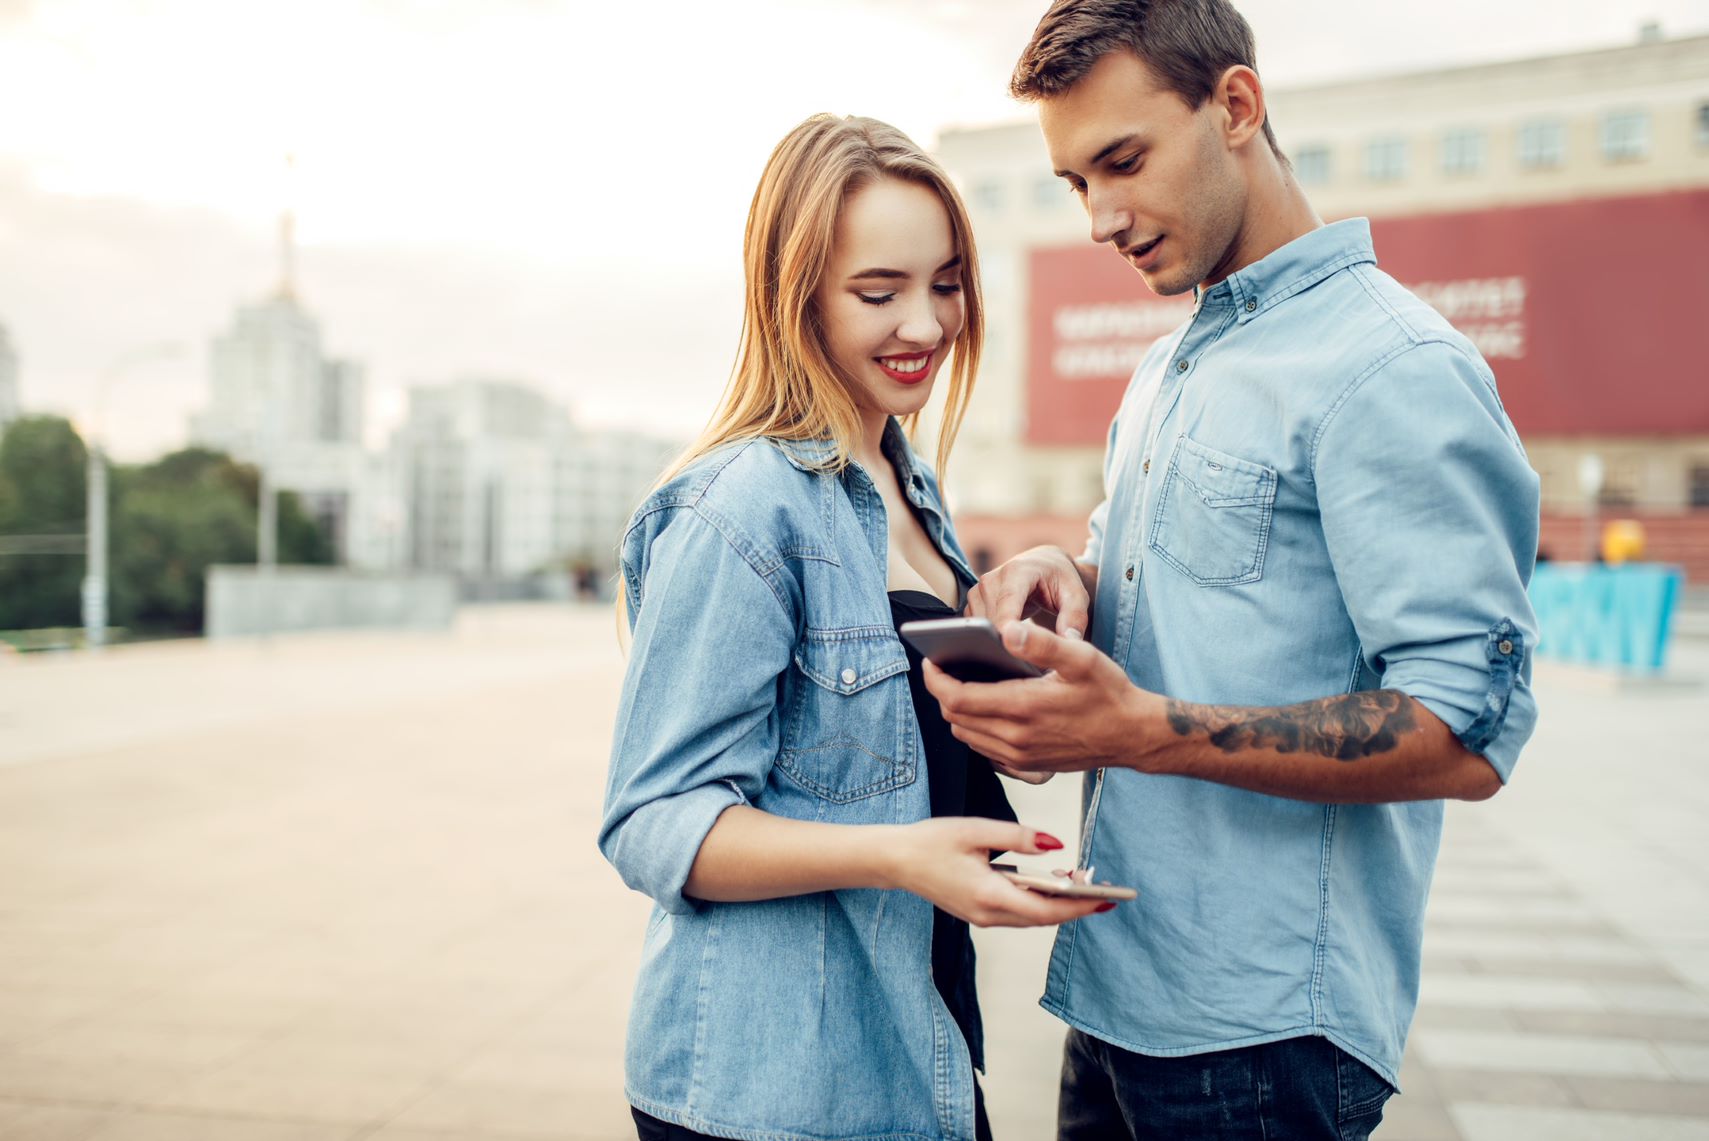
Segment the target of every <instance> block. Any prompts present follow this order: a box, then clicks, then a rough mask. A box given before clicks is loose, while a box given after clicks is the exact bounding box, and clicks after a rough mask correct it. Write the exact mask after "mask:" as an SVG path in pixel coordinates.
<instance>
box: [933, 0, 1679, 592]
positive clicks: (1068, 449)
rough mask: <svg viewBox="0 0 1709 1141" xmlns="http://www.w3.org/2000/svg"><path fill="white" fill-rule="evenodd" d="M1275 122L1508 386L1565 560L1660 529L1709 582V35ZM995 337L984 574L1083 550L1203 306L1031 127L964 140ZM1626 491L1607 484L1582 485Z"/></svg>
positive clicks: (977, 467) (1299, 98) (1327, 106)
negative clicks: (1092, 217)
mask: <svg viewBox="0 0 1709 1141" xmlns="http://www.w3.org/2000/svg"><path fill="white" fill-rule="evenodd" d="M1270 117H1271V123H1272V125H1273V126H1274V129H1275V131H1276V133H1277V135H1278V138H1279V141H1280V142H1281V144H1282V147H1283V149H1284V151H1286V153H1287V154H1288V155H1289V157H1290V159H1291V161H1292V162H1293V165H1294V169H1295V171H1296V175H1297V177H1298V178H1299V181H1300V182H1301V184H1302V186H1303V188H1304V189H1305V191H1306V193H1307V194H1308V195H1309V197H1310V198H1311V200H1312V202H1313V204H1314V205H1315V206H1316V207H1317V209H1318V212H1319V214H1320V215H1322V216H1323V217H1324V218H1325V219H1326V220H1333V219H1336V218H1343V217H1349V216H1354V215H1364V216H1368V217H1370V218H1371V219H1372V229H1373V235H1374V238H1375V242H1376V248H1377V255H1378V257H1379V259H1380V261H1381V264H1382V267H1383V268H1384V269H1385V270H1387V271H1388V272H1389V273H1391V274H1393V275H1394V276H1395V277H1396V278H1398V279H1399V280H1400V281H1402V282H1403V283H1405V284H1407V285H1409V286H1410V287H1412V288H1413V289H1414V290H1415V291H1417V292H1419V293H1420V294H1421V295H1422V296H1424V297H1426V299H1428V300H1430V301H1431V302H1432V303H1433V304H1434V305H1436V306H1437V308H1438V309H1440V310H1441V311H1442V312H1443V313H1444V315H1445V316H1447V317H1448V318H1449V319H1450V320H1451V321H1453V322H1454V323H1455V324H1456V325H1457V326H1458V327H1459V328H1460V329H1461V330H1462V331H1464V332H1466V333H1467V334H1468V336H1470V337H1471V338H1472V339H1473V340H1474V341H1476V342H1477V343H1478V345H1479V347H1480V348H1481V349H1482V351H1483V352H1484V354H1485V356H1486V357H1487V358H1488V359H1489V361H1490V364H1491V366H1492V368H1493V369H1494V370H1495V373H1496V377H1497V382H1498V384H1499V385H1500V388H1501V392H1502V398H1503V401H1504V403H1505V404H1506V406H1507V408H1508V411H1509V414H1510V415H1511V416H1512V418H1513V421H1514V424H1515V426H1516V427H1517V428H1518V429H1519V432H1520V434H1521V436H1522V437H1523V439H1524V440H1525V443H1526V448H1527V451H1528V453H1529V455H1530V457H1531V460H1532V463H1533V465H1534V466H1535V467H1536V469H1537V471H1538V473H1539V475H1540V476H1541V478H1542V485H1543V510H1544V521H1543V523H1544V526H1543V546H1544V548H1545V550H1546V551H1547V552H1548V553H1549V554H1551V555H1552V556H1553V557H1556V558H1580V557H1584V556H1585V555H1586V554H1588V553H1589V547H1590V542H1591V540H1590V539H1589V538H1587V536H1590V535H1593V534H1594V533H1595V532H1594V526H1593V525H1591V522H1592V521H1593V520H1594V519H1595V518H1598V517H1606V516H1607V515H1608V514H1609V513H1611V512H1617V513H1619V514H1620V515H1621V516H1624V517H1635V518H1638V519H1640V520H1641V521H1642V522H1644V524H1645V527H1646V529H1647V531H1648V535H1649V539H1650V550H1649V555H1650V557H1652V558H1656V559H1660V560H1665V561H1676V562H1682V563H1684V564H1685V565H1686V566H1687V569H1688V572H1689V573H1690V574H1691V576H1692V577H1693V578H1695V579H1698V580H1701V579H1704V578H1705V577H1709V385H1705V384H1704V383H1703V380H1704V372H1705V369H1706V368H1709V366H1706V364H1705V361H1706V360H1709V354H1706V353H1705V351H1704V350H1705V348H1709V341H1706V339H1705V337H1704V336H1703V334H1702V333H1701V332H1700V331H1699V330H1700V321H1699V319H1698V318H1697V317H1696V315H1697V314H1698V313H1700V312H1701V311H1702V310H1703V308H1704V306H1705V305H1709V272H1706V271H1705V269H1704V267H1705V266H1706V265H1709V36H1697V37H1690V38H1681V39H1673V40H1669V39H1666V38H1664V37H1662V36H1661V34H1660V33H1659V31H1658V30H1657V29H1655V28H1654V27H1646V28H1645V29H1644V32H1643V33H1642V35H1641V36H1640V37H1639V40H1638V42H1636V43H1633V44H1630V45H1627V46H1624V47H1618V48H1611V49H1606V50H1599V51H1588V52H1578V53H1572V54H1567V55H1559V56H1551V57H1546V58H1538V59H1528V60H1518V61H1512V62H1504V63H1496V64H1487V65H1478V66H1473V67H1463V68H1454V69H1448V70H1441V71H1432V72H1424V73H1418V74H1410V75H1400V76H1387V77H1380V78H1372V79H1363V80H1355V81H1349V82H1340V83H1334V84H1326V85H1322V86H1315V87H1309V88H1297V89H1293V90H1279V91H1275V92H1272V93H1271V94H1270ZM938 153H939V156H940V158H941V159H942V161H943V162H944V163H945V165H946V166H947V167H948V168H949V169H950V170H951V172H952V173H953V174H954V175H955V176H956V178H957V181H958V183H959V184H960V186H961V187H962V189H963V191H964V193H965V195H966V198H967V201H968V206H969V210H970V212H971V213H972V215H973V221H974V227H975V231H976V232H977V234H978V235H979V241H980V251H979V252H980V258H981V262H982V268H983V270H984V285H985V295H986V303H987V310H988V327H989V328H990V330H991V332H990V336H989V340H988V343H987V348H986V356H985V365H984V367H983V368H982V370H981V375H980V378H979V387H978V391H977V393H976V395H975V398H974V402H973V406H972V409H971V411H970V413H969V415H968V417H967V420H966V422H965V424H964V426H963V429H962V434H961V437H960V442H959V443H958V446H957V451H956V464H955V470H954V471H953V472H952V473H951V481H950V483H951V488H950V490H951V493H952V497H953V502H954V506H955V508H956V510H957V515H958V519H959V520H960V523H961V531H962V538H963V541H964V543H965V544H966V545H967V547H968V549H969V551H970V553H974V554H975V555H976V556H977V557H979V558H981V560H998V559H1001V558H1004V557H1007V555H1009V554H1011V553H1013V552H1014V551H1016V550H1019V549H1021V548H1023V547H1025V546H1029V545H1032V544H1033V543H1036V542H1057V543H1060V544H1062V545H1064V546H1068V547H1070V548H1071V549H1074V548H1076V547H1077V545H1078V544H1079V543H1081V542H1082V541H1083V540H1084V535H1085V529H1084V521H1085V516H1086V514H1087V512H1088V511H1089V510H1090V508H1091V507H1092V506H1093V505H1094V504H1095V503H1096V501H1097V499H1098V497H1099V496H1100V494H1101V475H1100V462H1101V456H1102V445H1103V441H1104V432H1105V429H1106V428H1107V427H1108V423H1109V418H1110V416H1111V415H1112V414H1113V412H1114V410H1115V407H1116V404H1117V401H1118V399H1119V396H1120V393H1121V391H1122V389H1123V388H1124V386H1125V384H1126V381H1127V378H1128V376H1129V374H1130V373H1131V370H1132V368H1133V365H1134V364H1135V363H1136V362H1137V361H1138V359H1139V357H1140V355H1141V354H1142V353H1143V352H1144V350H1145V349H1146V348H1147V347H1148V346H1149V345H1150V344H1151V343H1152V342H1153V341H1154V340H1156V339H1157V338H1158V337H1160V336H1163V335H1165V334H1167V333H1168V332H1169V331H1171V330H1172V329H1174V328H1176V327H1177V326H1178V325H1179V323H1180V322H1181V321H1182V320H1183V319H1184V318H1185V316H1186V314H1187V312H1188V311H1189V310H1190V298H1159V297H1156V296H1155V295H1153V294H1151V293H1150V291H1149V290H1148V289H1147V288H1146V287H1145V285H1144V283H1143V282H1142V281H1141V280H1140V279H1139V278H1138V276H1137V275H1136V274H1134V273H1133V272H1132V270H1131V269H1129V268H1128V267H1127V266H1126V265H1125V264H1124V263H1122V262H1121V261H1120V260H1119V259H1118V258H1116V257H1115V256H1114V255H1113V254H1111V253H1110V252H1109V251H1108V250H1104V249H1101V248H1098V247H1094V246H1093V245H1092V244H1091V243H1090V242H1089V241H1087V238H1086V219H1085V216H1084V213H1083V211H1082V210H1081V209H1080V208H1079V206H1078V204H1077V202H1076V201H1075V199H1074V197H1073V196H1072V195H1071V194H1070V193H1069V191H1068V189H1067V187H1066V185H1065V184H1063V183H1062V182H1061V181H1060V180H1058V179H1056V178H1054V177H1053V176H1052V175H1051V174H1050V164H1049V162H1048V160H1047V158H1046V156H1045V152H1044V147H1043V143H1042V140H1041V139H1040V137H1039V133H1038V129H1037V127H1036V125H1034V124H1033V123H1031V122H1027V123H1023V124H1016V125H1012V126H999V127H992V128H984V129H976V130H960V131H949V132H946V133H945V134H944V135H943V137H942V138H941V139H940V141H939V147H938ZM1598 468H1600V470H1601V472H1602V473H1603V474H1602V478H1601V479H1600V480H1591V481H1586V480H1585V479H1584V478H1582V475H1581V473H1589V472H1593V471H1595V470H1597V469H1598Z"/></svg>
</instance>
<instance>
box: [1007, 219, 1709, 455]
mask: <svg viewBox="0 0 1709 1141" xmlns="http://www.w3.org/2000/svg"><path fill="white" fill-rule="evenodd" d="M1371 236H1372V241H1373V242H1374V244H1375V246H1376V250H1377V261H1378V264H1379V265H1380V266H1381V268H1382V269H1384V270H1385V271H1387V272H1388V273H1389V274H1391V275H1392V276H1393V277H1395V279H1396V280H1398V281H1400V282H1401V284H1403V285H1405V286H1407V287H1408V288H1409V289H1411V290H1413V291H1414V292H1415V293H1417V294H1418V295H1419V296H1421V297H1423V298H1424V299H1425V300H1426V301H1428V302H1430V303H1431V304H1432V305H1434V306H1435V307H1436V308H1437V310H1438V311H1440V312H1441V313H1442V315H1443V316H1445V317H1447V318H1448V320H1449V321H1451V322H1453V324H1454V326H1455V327H1456V328H1458V329H1459V330H1460V331H1461V332H1463V333H1465V334H1466V335H1467V336H1468V337H1470V338H1471V339H1472V341H1474V342H1475V343H1476V344H1477V346H1478V348H1479V350H1480V351H1481V352H1482V353H1483V354H1484V358H1485V359H1486V360H1488V361H1489V364H1490V367H1491V368H1492V369H1494V370H1495V376H1496V384H1497V386H1498V387H1499V388H1500V390H1501V398H1502V403H1503V404H1504V405H1506V407H1507V411H1508V414H1509V415H1510V416H1511V417H1512V418H1513V423H1514V425H1515V426H1516V427H1517V428H1518V429H1519V431H1520V433H1521V434H1522V435H1533V436H1562V435H1567V436H1570V435H1610V436H1630V435H1662V436H1680V435H1701V434H1705V433H1709V384H1706V383H1704V382H1705V380H1706V379H1709V376H1706V373H1709V190H1695V191H1688V192H1681V193H1673V194H1655V195H1647V196H1644V197H1636V198H1602V199H1590V200H1583V201H1576V202H1563V203H1557V204H1550V205H1543V206H1518V207H1506V208H1500V209H1490V210H1479V211H1473V212H1467V213H1460V214H1431V215H1423V216H1419V217H1411V218H1383V219H1376V220H1374V221H1373V222H1372V223H1371ZM1030 284H1031V296H1030V297H1029V298H1028V334H1029V336H1028V352H1027V357H1028V360H1027V369H1028V371H1027V375H1028V384H1027V433H1026V437H1027V442H1028V443H1033V444H1099V443H1102V442H1103V440H1104V436H1105V432H1106V431H1107V430H1108V428H1109V423H1110V417H1111V416H1113V415H1114V414H1115V409H1116V405H1117V404H1118V403H1119V402H1120V399H1121V393H1122V390H1123V388H1124V387H1125V386H1126V384H1127V380H1128V377H1129V376H1130V375H1131V374H1132V372H1133V368H1134V365H1136V364H1137V363H1138V361H1139V358H1140V356H1141V355H1142V354H1143V353H1144V352H1145V350H1146V349H1147V348H1148V347H1149V346H1150V345H1151V343H1152V342H1153V341H1155V340H1156V339H1157V338H1158V337H1160V336H1162V335H1164V334H1166V333H1168V332H1169V331H1170V330H1171V329H1173V328H1175V327H1176V326H1177V325H1179V324H1180V322H1181V321H1183V320H1184V319H1185V318H1186V316H1187V315H1188V313H1190V312H1191V309H1192V300H1191V295H1185V296H1182V297H1158V296H1157V295H1156V294H1154V293H1152V292H1151V291H1150V290H1149V289H1148V288H1146V285H1145V283H1144V281H1142V280H1141V279H1140V277H1139V275H1138V274H1137V273H1135V272H1134V271H1133V269H1132V268H1131V267H1129V266H1128V264H1127V263H1126V262H1124V261H1122V260H1121V258H1119V257H1118V256H1116V254H1115V253H1114V252H1113V251H1111V250H1108V249H1105V248H1103V247H1099V246H1093V245H1090V244H1087V245H1083V246H1074V247H1066V248H1060V249H1041V250H1035V251H1033V253H1032V255H1031V264H1030Z"/></svg>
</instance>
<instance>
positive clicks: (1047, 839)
mask: <svg viewBox="0 0 1709 1141" xmlns="http://www.w3.org/2000/svg"><path fill="white" fill-rule="evenodd" d="M1033 845H1034V846H1035V847H1037V848H1038V850H1039V851H1041V852H1055V851H1057V850H1059V849H1061V848H1063V847H1065V845H1064V844H1063V843H1062V841H1061V840H1058V839H1057V838H1056V837H1055V836H1052V835H1051V834H1050V833H1049V832H1039V833H1036V834H1035V835H1034V836H1033Z"/></svg>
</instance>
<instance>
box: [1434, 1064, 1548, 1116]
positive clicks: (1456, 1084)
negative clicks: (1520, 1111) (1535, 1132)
mask: <svg viewBox="0 0 1709 1141" xmlns="http://www.w3.org/2000/svg"><path fill="white" fill-rule="evenodd" d="M1515 1065H1516V1066H1522V1065H1524V1061H1523V1059H1520V1060H1518V1061H1517V1062H1516V1063H1515ZM1431 1080H1432V1081H1433V1082H1434V1084H1435V1087H1436V1092H1437V1095H1438V1097H1439V1098H1440V1099H1441V1100H1442V1101H1444V1102H1447V1103H1449V1104H1454V1103H1457V1102H1463V1101H1478V1102H1489V1103H1491V1104H1495V1105H1573V1104H1575V1102H1574V1100H1573V1095H1572V1090H1571V1088H1570V1087H1568V1086H1567V1084H1566V1083H1565V1082H1564V1081H1563V1080H1562V1079H1561V1078H1560V1077H1559V1076H1557V1075H1555V1074H1548V1073H1526V1072H1524V1071H1522V1070H1519V1069H1503V1070H1485V1069H1459V1068H1454V1067H1451V1066H1442V1065H1438V1066H1436V1067H1434V1068H1433V1069H1432V1070H1431Z"/></svg>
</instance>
